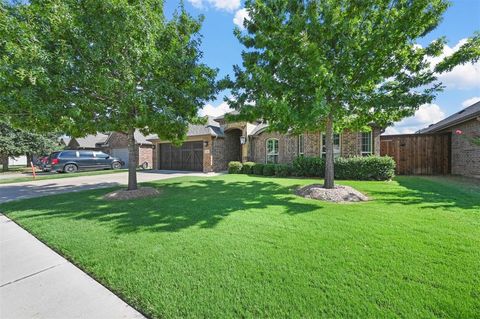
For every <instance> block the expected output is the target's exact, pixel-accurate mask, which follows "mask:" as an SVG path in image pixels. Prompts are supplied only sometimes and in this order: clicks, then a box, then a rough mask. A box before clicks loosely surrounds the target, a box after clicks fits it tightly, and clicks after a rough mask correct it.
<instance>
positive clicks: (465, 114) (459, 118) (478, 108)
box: [417, 101, 480, 134]
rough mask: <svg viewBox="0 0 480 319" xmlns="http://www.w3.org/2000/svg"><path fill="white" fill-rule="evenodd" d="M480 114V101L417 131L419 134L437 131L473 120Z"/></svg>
mask: <svg viewBox="0 0 480 319" xmlns="http://www.w3.org/2000/svg"><path fill="white" fill-rule="evenodd" d="M477 116H480V101H479V102H477V103H475V104H472V105H470V106H469V107H466V108H464V109H463V110H461V111H460V112H457V113H455V114H452V115H450V116H449V117H447V118H446V119H443V120H441V121H440V122H437V123H435V124H432V125H430V126H429V127H426V128H424V129H421V130H419V131H417V133H419V134H426V133H435V132H438V131H441V130H443V129H446V128H448V127H450V126H453V125H456V124H459V123H462V122H465V121H468V120H471V119H473V118H476V117H477Z"/></svg>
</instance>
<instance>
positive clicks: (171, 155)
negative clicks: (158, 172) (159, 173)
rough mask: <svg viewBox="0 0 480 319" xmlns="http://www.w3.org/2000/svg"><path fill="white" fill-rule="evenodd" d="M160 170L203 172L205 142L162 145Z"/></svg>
mask: <svg viewBox="0 0 480 319" xmlns="http://www.w3.org/2000/svg"><path fill="white" fill-rule="evenodd" d="M159 157H160V161H159V162H160V169H171V170H187V171H203V142H201V141H199V142H185V143H183V144H182V146H180V147H176V146H174V145H172V144H160V154H159Z"/></svg>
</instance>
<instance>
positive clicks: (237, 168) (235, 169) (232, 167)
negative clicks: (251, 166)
mask: <svg viewBox="0 0 480 319" xmlns="http://www.w3.org/2000/svg"><path fill="white" fill-rule="evenodd" d="M242 166H243V165H242V163H240V162H235V161H232V162H229V163H228V174H240V173H241V172H242Z"/></svg>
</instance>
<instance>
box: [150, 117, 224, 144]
mask: <svg viewBox="0 0 480 319" xmlns="http://www.w3.org/2000/svg"><path fill="white" fill-rule="evenodd" d="M200 135H211V136H216V137H223V131H222V129H221V128H220V124H219V123H218V122H216V121H215V119H214V118H213V117H212V116H208V117H207V122H206V123H205V124H189V125H188V131H187V136H200ZM146 139H147V140H158V135H157V134H151V135H148V136H147V137H146Z"/></svg>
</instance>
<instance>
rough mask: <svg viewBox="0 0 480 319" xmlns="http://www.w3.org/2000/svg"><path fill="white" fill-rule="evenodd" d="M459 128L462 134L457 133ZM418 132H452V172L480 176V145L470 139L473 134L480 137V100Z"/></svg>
mask: <svg viewBox="0 0 480 319" xmlns="http://www.w3.org/2000/svg"><path fill="white" fill-rule="evenodd" d="M457 130H460V131H461V134H457V133H456V131H457ZM417 133H420V134H437V133H451V137H452V142H451V167H452V170H451V172H452V174H454V175H464V176H469V177H480V146H479V145H476V144H474V143H472V142H471V141H469V140H468V137H473V136H477V137H479V138H480V102H477V103H475V104H473V105H470V106H469V107H467V108H465V109H463V110H461V111H459V112H457V113H455V114H453V115H451V116H449V117H447V118H446V119H443V120H441V121H440V122H438V123H435V124H432V125H430V126H429V127H427V128H425V129H422V130H420V131H418V132H417Z"/></svg>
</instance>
